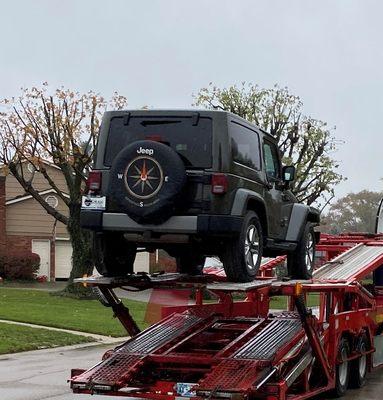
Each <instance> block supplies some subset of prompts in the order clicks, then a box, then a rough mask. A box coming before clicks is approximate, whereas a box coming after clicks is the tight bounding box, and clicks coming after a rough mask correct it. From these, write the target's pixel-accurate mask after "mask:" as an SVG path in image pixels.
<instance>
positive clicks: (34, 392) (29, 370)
mask: <svg viewBox="0 0 383 400" xmlns="http://www.w3.org/2000/svg"><path fill="white" fill-rule="evenodd" d="M111 347H112V346H111V345H106V346H105V345H103V346H91V347H77V348H73V347H72V348H66V349H65V348H61V349H50V350H39V351H33V352H27V353H18V354H9V355H4V356H0V399H2V400H3V399H4V400H111V399H112V398H111V397H108V396H93V397H91V396H87V395H74V394H72V393H71V391H70V390H69V386H68V383H67V382H66V380H67V379H68V377H69V374H70V370H71V368H89V367H90V366H92V365H94V364H96V363H97V362H98V361H99V360H100V358H101V355H102V354H103V353H104V351H105V350H107V349H108V348H111ZM382 393H383V370H380V371H376V372H374V373H373V374H371V375H370V376H369V382H368V384H367V385H366V386H365V387H364V388H363V389H359V390H350V391H349V392H348V394H347V396H345V397H344V399H345V400H352V399H355V400H356V399H358V400H360V399H363V400H381V399H382V398H383V395H382ZM323 398H324V399H326V398H327V396H321V399H323Z"/></svg>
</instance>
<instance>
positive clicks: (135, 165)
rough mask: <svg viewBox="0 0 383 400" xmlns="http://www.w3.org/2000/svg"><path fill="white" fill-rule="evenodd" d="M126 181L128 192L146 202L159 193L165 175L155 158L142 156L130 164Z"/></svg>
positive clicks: (125, 175) (125, 177)
mask: <svg viewBox="0 0 383 400" xmlns="http://www.w3.org/2000/svg"><path fill="white" fill-rule="evenodd" d="M124 179H125V186H126V188H127V190H128V192H129V193H130V194H131V195H132V196H134V197H136V198H137V199H141V200H145V199H150V198H151V197H153V196H154V195H156V194H157V193H158V192H159V190H160V189H161V187H162V184H163V182H164V173H163V171H162V168H161V166H160V164H159V163H158V162H157V161H156V160H155V159H154V158H152V157H147V156H141V157H136V158H135V159H133V160H132V161H131V162H130V163H129V164H128V166H127V167H126V169H125V173H124Z"/></svg>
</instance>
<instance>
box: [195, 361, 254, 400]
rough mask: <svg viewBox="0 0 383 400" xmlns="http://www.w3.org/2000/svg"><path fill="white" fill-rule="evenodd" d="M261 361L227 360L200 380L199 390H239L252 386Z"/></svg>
mask: <svg viewBox="0 0 383 400" xmlns="http://www.w3.org/2000/svg"><path fill="white" fill-rule="evenodd" d="M258 364H259V363H258V362H257V361H254V360H226V361H223V362H221V363H220V364H218V365H217V366H215V367H214V368H213V370H212V371H211V372H210V373H209V374H207V375H206V376H205V377H204V378H203V379H201V380H200V381H199V382H198V392H203V391H212V390H214V391H220V390H225V391H233V392H235V391H239V390H240V388H243V387H250V386H252V385H253V384H254V382H255V381H256V379H257V377H258V375H259V368H257V367H259V365H258Z"/></svg>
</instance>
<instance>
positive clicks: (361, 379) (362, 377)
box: [350, 335, 370, 389]
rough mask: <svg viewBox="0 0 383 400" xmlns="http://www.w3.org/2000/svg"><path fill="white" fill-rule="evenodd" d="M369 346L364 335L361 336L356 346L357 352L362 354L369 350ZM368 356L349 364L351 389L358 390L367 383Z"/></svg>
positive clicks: (365, 355) (362, 356)
mask: <svg viewBox="0 0 383 400" xmlns="http://www.w3.org/2000/svg"><path fill="white" fill-rule="evenodd" d="M369 347H370V345H369V342H368V339H367V336H366V335H362V336H361V337H360V338H359V340H358V344H357V351H358V352H360V353H364V352H366V351H367V350H368V349H369ZM367 370H368V356H367V354H364V355H361V356H360V357H358V358H357V359H355V360H352V362H351V380H350V384H351V386H352V387H353V388H356V389H359V388H361V387H363V386H364V385H365V383H366V381H367Z"/></svg>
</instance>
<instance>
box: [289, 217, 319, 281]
mask: <svg viewBox="0 0 383 400" xmlns="http://www.w3.org/2000/svg"><path fill="white" fill-rule="evenodd" d="M314 257H315V233H314V227H313V225H312V224H311V223H310V222H307V224H306V226H305V229H304V231H303V234H302V237H301V240H300V241H299V242H298V245H297V248H296V249H295V251H294V252H293V253H291V254H288V255H287V268H288V272H289V275H290V277H291V278H294V279H311V278H312V275H313V271H314Z"/></svg>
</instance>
